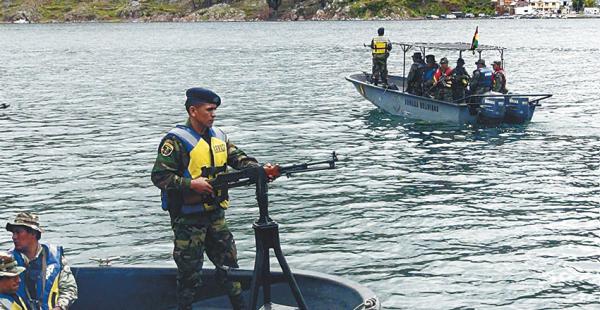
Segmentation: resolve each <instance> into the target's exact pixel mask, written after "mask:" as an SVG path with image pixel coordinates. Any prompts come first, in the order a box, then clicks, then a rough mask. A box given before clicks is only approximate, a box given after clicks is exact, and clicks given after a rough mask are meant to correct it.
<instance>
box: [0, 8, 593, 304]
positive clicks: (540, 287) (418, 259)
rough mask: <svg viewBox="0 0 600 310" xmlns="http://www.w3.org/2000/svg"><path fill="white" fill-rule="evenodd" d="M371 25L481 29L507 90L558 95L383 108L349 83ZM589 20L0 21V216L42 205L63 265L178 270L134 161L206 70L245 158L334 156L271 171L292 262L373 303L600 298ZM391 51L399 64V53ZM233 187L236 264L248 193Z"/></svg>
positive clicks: (364, 65) (155, 200)
mask: <svg viewBox="0 0 600 310" xmlns="http://www.w3.org/2000/svg"><path fill="white" fill-rule="evenodd" d="M382 25H383V26H384V27H385V28H386V34H388V35H389V36H390V38H391V39H392V40H393V41H428V42H458V41H463V42H470V40H471V37H472V35H473V32H474V30H475V27H476V26H479V34H480V44H491V45H501V46H505V47H507V51H506V53H505V60H506V70H507V75H508V79H509V82H508V87H509V89H510V90H512V91H521V92H536V93H540V92H550V93H553V94H554V97H552V98H550V99H549V100H546V101H543V102H542V103H543V106H542V107H540V108H538V110H537V111H536V114H535V115H534V118H533V121H532V122H531V123H530V124H528V125H525V126H512V127H501V128H455V127H448V126H444V125H428V124H420V123H415V122H411V121H407V120H403V119H400V118H395V117H391V116H390V115H388V114H386V113H383V112H381V111H379V110H377V109H376V108H375V107H374V106H373V105H372V104H370V103H369V102H367V101H366V100H364V99H362V97H360V95H359V94H358V93H357V92H356V90H355V89H354V87H352V85H351V84H350V83H349V82H347V81H345V80H344V77H345V76H346V75H348V74H350V73H353V72H360V71H369V70H370V62H371V60H370V55H369V50H368V49H366V48H364V47H363V43H367V42H369V40H370V38H371V37H372V36H373V35H374V34H375V32H376V29H377V28H378V27H380V26H382ZM598 29H600V20H598V19H596V20H451V21H401V22H399V21H387V22H296V23H278V22H262V23H190V24H172V23H161V24H159V23H157V24H133V23H132V24H67V25H0V46H1V47H2V48H0V59H1V63H0V75H1V76H2V85H1V87H0V104H2V103H8V104H10V105H11V106H10V107H9V108H8V109H4V110H0V132H1V136H0V149H2V153H1V154H2V159H1V160H0V163H1V164H2V173H1V174H0V188H1V190H0V207H1V208H2V209H1V210H2V212H1V214H0V225H4V223H5V222H6V221H7V220H8V219H9V218H13V217H14V215H15V214H16V212H19V211H23V210H30V211H34V212H37V213H39V214H40V215H41V219H42V221H43V223H42V224H43V225H44V226H45V228H46V232H45V233H44V235H43V240H46V241H50V242H53V243H58V244H62V245H64V246H65V247H66V249H67V257H68V259H69V260H70V262H71V263H72V264H73V265H82V264H90V263H91V262H90V261H89V258H91V257H109V256H116V255H118V256H121V259H120V260H119V261H118V262H117V263H116V264H128V265H130V264H133V265H143V264H154V265H168V266H174V263H173V262H172V258H171V251H172V241H171V238H172V232H171V230H170V227H169V217H168V214H167V213H165V212H163V211H162V210H161V208H160V201H159V200H160V199H159V190H158V189H157V188H155V187H154V186H153V185H152V183H151V182H150V170H151V167H152V164H153V162H154V159H155V156H156V151H157V145H158V143H159V141H160V139H161V138H162V136H163V135H164V134H165V133H166V131H167V130H168V129H170V128H171V127H172V126H174V125H175V124H177V123H179V122H182V121H184V119H185V117H186V112H185V110H184V107H183V102H184V92H185V89H187V88H189V87H192V86H204V87H208V88H211V89H213V90H215V91H216V92H217V93H219V94H220V95H221V97H222V99H223V104H222V106H221V107H220V108H219V111H218V119H217V122H216V125H217V126H220V127H222V128H223V129H225V131H226V132H228V134H229V136H230V138H231V140H232V141H233V142H234V143H236V144H237V145H238V146H240V147H241V148H242V149H244V150H245V151H246V152H247V153H249V154H251V155H253V156H255V157H257V158H258V159H259V160H260V161H261V162H277V163H281V164H291V163H298V162H305V161H310V160H322V159H326V158H327V156H329V154H330V152H331V151H333V150H335V151H337V153H338V154H339V157H340V162H339V168H338V169H337V170H335V171H324V172H320V173H313V174H304V175H298V176H297V177H293V178H290V179H286V178H280V179H279V180H277V181H276V182H274V183H272V184H271V186H270V192H269V193H270V196H269V198H270V200H271V205H270V211H271V216H272V218H273V219H275V220H276V221H278V222H279V223H280V233H281V239H282V247H283V251H284V253H285V255H286V258H287V259H288V262H289V263H290V265H291V267H292V269H307V270H314V271H319V272H325V273H329V274H334V275H338V276H342V277H344V278H348V279H351V280H354V281H357V282H359V283H361V284H363V285H366V286H367V287H369V288H370V289H372V290H373V291H375V292H376V293H377V295H378V296H379V297H380V299H381V301H382V302H383V305H384V307H385V308H386V309H472V308H476V309H490V308H494V309H599V308H600V268H599V267H600V247H599V236H600V222H599V213H598V207H599V205H600V190H599V181H600V178H599V177H600V165H599V160H598V159H599V155H600V123H599V122H598V114H599V113H600V90H599V89H600V87H599V86H598V85H600V84H599V81H600V70H598V68H597V67H598V66H597V61H599V59H600V57H599V56H600V41H599V40H598V33H599V32H598ZM435 54H436V56H437V57H436V58H437V59H438V60H439V59H440V58H441V57H442V56H448V58H449V59H450V60H451V64H452V65H454V63H455V60H456V58H457V55H456V54H454V53H442V52H437V53H435ZM463 56H464V58H465V59H466V62H467V68H468V69H469V70H473V69H474V67H475V66H474V61H475V56H473V55H471V54H470V53H466V54H465V55H463ZM483 57H484V58H485V59H486V60H487V61H488V64H489V63H491V61H492V60H495V59H498V55H497V54H494V53H491V52H490V53H487V54H485V53H484V55H483ZM389 69H390V71H391V72H392V73H400V74H401V73H402V53H401V52H400V51H399V50H395V51H393V53H392V56H391V58H390V60H389ZM231 194H232V196H233V197H232V208H230V209H229V210H228V211H227V213H228V219H229V221H230V225H231V227H232V229H233V231H234V235H235V237H236V241H237V243H238V250H239V260H240V265H241V266H242V267H244V268H251V267H252V266H253V260H254V236H253V230H252V228H251V224H252V222H253V221H254V220H255V218H256V217H257V214H258V210H257V207H256V204H255V201H254V196H253V195H254V191H253V189H252V188H237V189H233V190H232V191H231ZM3 236H4V237H2V238H0V246H1V247H2V248H9V247H10V246H11V242H10V234H9V233H8V232H5V233H4V234H3ZM207 267H211V266H210V263H209V264H208V265H207Z"/></svg>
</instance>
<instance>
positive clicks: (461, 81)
mask: <svg viewBox="0 0 600 310" xmlns="http://www.w3.org/2000/svg"><path fill="white" fill-rule="evenodd" d="M470 79H471V76H469V73H467V69H465V61H464V59H462V58H459V59H458V60H457V61H456V68H454V70H452V98H453V99H454V100H460V99H462V98H465V96H466V91H467V86H469V80H470ZM463 101H464V100H463Z"/></svg>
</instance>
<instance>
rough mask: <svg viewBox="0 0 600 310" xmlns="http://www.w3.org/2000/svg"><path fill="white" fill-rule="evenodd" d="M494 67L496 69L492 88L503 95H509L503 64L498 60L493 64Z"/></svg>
mask: <svg viewBox="0 0 600 310" xmlns="http://www.w3.org/2000/svg"><path fill="white" fill-rule="evenodd" d="M492 67H493V68H494V83H493V84H494V85H493V86H492V90H493V91H495V92H498V93H503V94H506V93H508V89H506V74H505V73H504V69H503V68H502V62H501V61H499V60H496V61H494V63H493V64H492Z"/></svg>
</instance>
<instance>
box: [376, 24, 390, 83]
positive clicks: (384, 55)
mask: <svg viewBox="0 0 600 310" xmlns="http://www.w3.org/2000/svg"><path fill="white" fill-rule="evenodd" d="M380 29H382V28H380ZM379 44H382V45H383V46H384V47H383V48H378V45H379ZM371 50H372V51H373V68H372V74H371V77H372V79H373V83H374V84H375V85H377V84H378V83H379V82H380V81H381V82H382V83H383V85H387V84H388V82H387V76H388V70H387V59H388V57H389V56H390V51H391V50H392V42H390V40H389V39H388V38H387V37H384V36H383V31H382V32H381V34H380V35H378V36H376V37H374V38H373V39H372V40H371Z"/></svg>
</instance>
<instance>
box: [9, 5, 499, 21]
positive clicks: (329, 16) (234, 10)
mask: <svg viewBox="0 0 600 310" xmlns="http://www.w3.org/2000/svg"><path fill="white" fill-rule="evenodd" d="M456 10H461V11H463V12H472V13H480V12H484V13H488V14H489V13H491V12H493V10H494V8H493V6H492V4H491V2H490V1H489V0H444V1H437V0H2V11H1V12H0V14H1V15H0V20H2V21H3V22H34V23H51V22H86V21H105V22H110V21H157V22H160V21H177V22H192V21H256V20H347V19H406V18H415V17H422V16H425V15H428V14H438V15H439V14H444V13H448V12H450V11H456Z"/></svg>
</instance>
